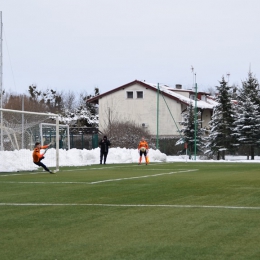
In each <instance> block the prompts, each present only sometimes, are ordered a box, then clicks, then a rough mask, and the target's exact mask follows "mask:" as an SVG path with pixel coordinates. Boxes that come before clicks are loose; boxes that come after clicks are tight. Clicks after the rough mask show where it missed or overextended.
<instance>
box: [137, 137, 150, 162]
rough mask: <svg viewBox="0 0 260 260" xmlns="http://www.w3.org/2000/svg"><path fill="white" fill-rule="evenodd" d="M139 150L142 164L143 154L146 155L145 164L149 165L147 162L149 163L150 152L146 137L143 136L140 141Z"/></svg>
mask: <svg viewBox="0 0 260 260" xmlns="http://www.w3.org/2000/svg"><path fill="white" fill-rule="evenodd" d="M138 152H139V154H140V157H139V164H141V162H142V156H143V155H144V158H145V164H146V165H147V164H148V157H147V154H148V152H149V146H148V143H147V142H146V141H145V139H144V137H142V140H141V141H140V142H139V145H138Z"/></svg>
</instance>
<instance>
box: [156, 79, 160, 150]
mask: <svg viewBox="0 0 260 260" xmlns="http://www.w3.org/2000/svg"><path fill="white" fill-rule="evenodd" d="M159 94H160V86H159V83H158V85H157V134H156V149H159Z"/></svg>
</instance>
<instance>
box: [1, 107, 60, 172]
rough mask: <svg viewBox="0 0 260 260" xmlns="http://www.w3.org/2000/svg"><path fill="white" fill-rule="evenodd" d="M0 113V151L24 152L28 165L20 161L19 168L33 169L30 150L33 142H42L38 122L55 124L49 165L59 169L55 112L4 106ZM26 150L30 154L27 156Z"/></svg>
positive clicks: (20, 153)
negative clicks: (53, 147)
mask: <svg viewBox="0 0 260 260" xmlns="http://www.w3.org/2000/svg"><path fill="white" fill-rule="evenodd" d="M0 114H1V116H0V120H1V122H0V152H1V153H2V152H10V151H19V155H20V156H23V154H26V156H25V155H24V156H25V158H24V160H26V161H27V162H28V165H27V166H23V165H22V164H24V161H21V162H20V167H21V169H19V170H33V169H35V165H33V163H32V156H31V151H32V150H33V148H34V144H35V142H40V143H41V144H43V140H42V138H41V136H40V127H39V125H40V123H52V124H53V125H54V126H55V143H56V147H55V148H56V151H55V154H54V157H55V158H52V162H50V164H51V165H50V167H55V168H56V171H58V170H59V117H58V115H57V114H53V113H40V112H30V111H23V110H11V109H4V108H0ZM28 150H29V153H30V156H28ZM3 156H4V155H3ZM27 157H29V158H27ZM19 159H20V158H19ZM54 159H55V160H54ZM20 160H23V159H20ZM11 168H12V167H10V169H11Z"/></svg>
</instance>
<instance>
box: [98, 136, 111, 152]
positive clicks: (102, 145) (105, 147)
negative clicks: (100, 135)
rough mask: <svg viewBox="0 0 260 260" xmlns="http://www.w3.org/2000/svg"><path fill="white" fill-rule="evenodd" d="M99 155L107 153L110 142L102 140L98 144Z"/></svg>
mask: <svg viewBox="0 0 260 260" xmlns="http://www.w3.org/2000/svg"><path fill="white" fill-rule="evenodd" d="M99 145H100V149H101V153H108V149H109V146H110V145H111V143H110V141H109V140H107V139H102V140H101V141H100V142H99Z"/></svg>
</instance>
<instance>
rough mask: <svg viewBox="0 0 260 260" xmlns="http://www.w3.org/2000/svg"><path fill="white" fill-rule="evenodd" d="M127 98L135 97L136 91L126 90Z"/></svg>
mask: <svg viewBox="0 0 260 260" xmlns="http://www.w3.org/2000/svg"><path fill="white" fill-rule="evenodd" d="M126 98H131V99H133V98H134V92H133V91H127V92H126Z"/></svg>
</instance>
